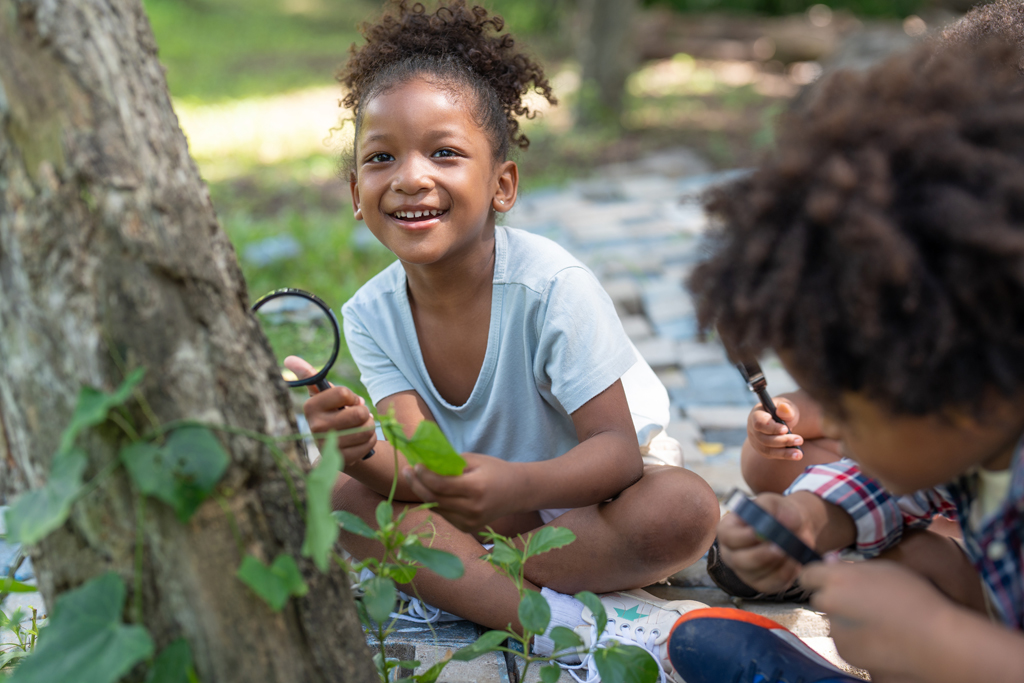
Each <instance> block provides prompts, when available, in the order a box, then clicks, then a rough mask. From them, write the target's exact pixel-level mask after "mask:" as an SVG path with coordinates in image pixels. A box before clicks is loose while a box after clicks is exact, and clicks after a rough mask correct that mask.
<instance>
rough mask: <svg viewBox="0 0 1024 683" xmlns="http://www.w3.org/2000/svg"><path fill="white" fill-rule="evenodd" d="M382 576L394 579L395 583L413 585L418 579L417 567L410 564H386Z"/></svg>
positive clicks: (382, 569) (382, 568) (381, 572)
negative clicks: (414, 580)
mask: <svg viewBox="0 0 1024 683" xmlns="http://www.w3.org/2000/svg"><path fill="white" fill-rule="evenodd" d="M380 575H381V576H386V577H388V578H389V579H394V580H395V583H412V580H413V579H415V578H416V567H414V566H412V565H408V564H404V565H403V564H390V563H388V564H385V565H383V566H382V567H381V570H380Z"/></svg>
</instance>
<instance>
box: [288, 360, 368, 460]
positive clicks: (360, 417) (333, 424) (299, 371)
mask: <svg viewBox="0 0 1024 683" xmlns="http://www.w3.org/2000/svg"><path fill="white" fill-rule="evenodd" d="M284 365H285V367H286V368H288V369H289V370H291V371H292V372H294V373H295V375H296V376H297V377H299V378H303V377H309V376H311V375H313V374H315V373H316V370H315V369H314V368H313V366H312V365H310V364H309V363H307V362H306V361H305V360H303V359H302V358H299V357H298V356H288V357H287V358H285V359H284ZM307 388H308V389H309V394H310V397H309V400H307V401H306V402H305V403H304V404H303V406H302V412H303V413H305V415H306V421H307V422H309V430H310V431H311V432H313V433H314V434H324V433H326V432H330V431H336V432H340V431H343V430H346V429H357V428H359V427H365V430H364V431H359V432H355V433H353V434H343V435H341V436H339V437H338V450H340V451H341V455H342V457H343V458H344V459H345V465H346V466H348V465H353V464H356V463H358V462H361V461H362V459H363V457H364V456H365V455H366V454H367V453H369V452H370V450H371V449H372V448H373V447H374V446H376V445H377V427H376V423H375V422H374V420H373V416H372V415H370V411H369V409H368V408H367V407H366V402H365V401H364V400H363V398H362V397H361V396H359V395H357V394H356V393H355V392H353V391H352V390H351V389H349V388H348V387H343V386H338V387H331V388H330V389H327V390H326V391H320V390H319V389H317V388H316V387H315V386H312V385H311V386H309V387H307ZM321 447H322V446H321Z"/></svg>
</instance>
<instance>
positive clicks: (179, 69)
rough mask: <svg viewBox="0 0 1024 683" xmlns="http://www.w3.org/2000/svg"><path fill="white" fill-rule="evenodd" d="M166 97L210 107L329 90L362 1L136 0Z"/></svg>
mask: <svg viewBox="0 0 1024 683" xmlns="http://www.w3.org/2000/svg"><path fill="white" fill-rule="evenodd" d="M143 5H144V7H145V9H146V13H147V14H148V15H149V20H150V23H151V25H152V27H153V33H154V35H155V36H156V39H157V44H158V45H159V46H160V61H161V62H162V63H163V64H164V65H165V66H166V67H167V80H168V85H169V87H170V91H171V93H172V94H173V95H174V96H175V97H177V98H179V99H183V100H186V101H192V102H212V101H220V100H228V99H235V98H239V97H249V96H255V95H269V94H273V93H278V92H283V91H287V90H295V89H298V88H302V87H307V86H311V85H330V84H331V83H332V82H333V76H334V72H335V70H336V69H337V67H338V66H340V65H341V63H342V62H343V61H344V59H345V56H346V54H347V51H348V48H349V46H350V45H351V44H352V43H353V42H354V41H355V40H356V39H357V38H358V37H359V35H358V32H357V26H358V24H359V23H360V22H362V21H364V20H365V19H368V18H370V16H371V15H372V14H373V12H374V9H375V6H376V3H371V2H369V0H365V1H364V0H343V1H336V0H143Z"/></svg>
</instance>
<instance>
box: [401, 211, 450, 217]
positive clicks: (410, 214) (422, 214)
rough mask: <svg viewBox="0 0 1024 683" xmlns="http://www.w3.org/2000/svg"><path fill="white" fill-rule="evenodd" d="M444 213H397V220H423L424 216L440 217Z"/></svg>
mask: <svg viewBox="0 0 1024 683" xmlns="http://www.w3.org/2000/svg"><path fill="white" fill-rule="evenodd" d="M442 213H443V212H442V211H436V210H433V209H431V210H428V211H396V212H395V217H396V218H422V217H423V216H440V215H441V214H442Z"/></svg>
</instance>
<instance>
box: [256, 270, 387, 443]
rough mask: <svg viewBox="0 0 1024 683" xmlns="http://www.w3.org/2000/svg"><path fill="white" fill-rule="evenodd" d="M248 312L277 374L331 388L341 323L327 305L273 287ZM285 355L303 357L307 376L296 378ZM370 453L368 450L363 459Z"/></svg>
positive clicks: (294, 381) (295, 381) (299, 384)
mask: <svg viewBox="0 0 1024 683" xmlns="http://www.w3.org/2000/svg"><path fill="white" fill-rule="evenodd" d="M252 312H253V313H255V314H256V319H257V320H258V321H259V323H260V327H262V328H263V333H264V334H265V335H266V336H267V340H268V341H269V342H270V348H271V349H273V351H274V357H275V358H276V359H277V366H278V368H280V371H281V377H282V378H283V379H284V382H285V384H287V385H288V386H290V387H305V386H309V385H311V384H312V385H314V386H315V387H316V388H317V389H319V390H321V391H326V390H327V389H330V388H331V385H330V383H329V382H328V381H327V373H328V372H330V371H331V368H332V367H333V366H334V361H336V360H338V352H339V351H340V350H341V326H340V325H339V324H338V318H337V317H335V315H334V311H332V310H331V308H330V306H328V305H327V304H325V303H324V302H323V300H322V299H321V298H320V297H318V296H316V295H315V294H310V293H309V292H307V291H305V290H303V289H294V288H292V287H285V288H283V289H275V290H274V291H272V292H270V293H269V294H265V295H263V296H261V297H260V298H259V299H257V300H256V303H254V304H253V305H252ZM288 356H299V357H300V358H304V359H305V360H306V361H307V362H309V364H310V365H312V366H313V367H314V368H318V369H317V371H316V372H315V373H313V374H312V375H310V376H309V377H303V378H301V379H300V378H299V377H296V375H295V373H294V372H292V371H291V370H289V369H288V368H286V367H285V366H284V359H285V358H287V357H288ZM373 454H374V451H372V450H371V451H370V452H369V453H367V454H366V455H365V456H363V460H365V459H366V458H369V457H370V456H371V455H373Z"/></svg>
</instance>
